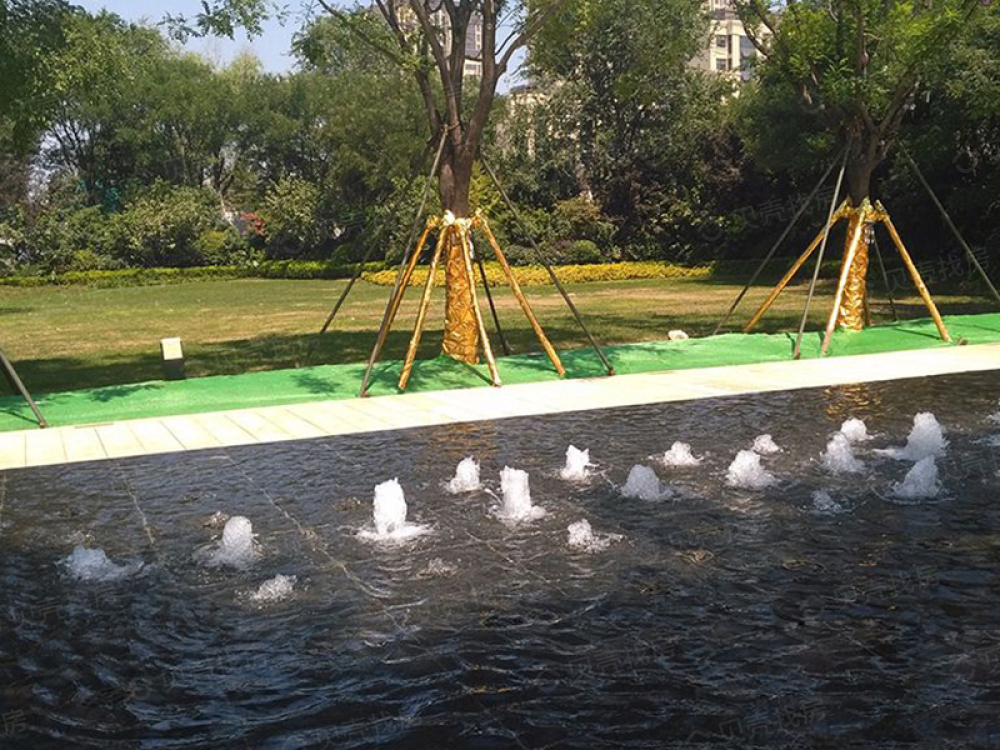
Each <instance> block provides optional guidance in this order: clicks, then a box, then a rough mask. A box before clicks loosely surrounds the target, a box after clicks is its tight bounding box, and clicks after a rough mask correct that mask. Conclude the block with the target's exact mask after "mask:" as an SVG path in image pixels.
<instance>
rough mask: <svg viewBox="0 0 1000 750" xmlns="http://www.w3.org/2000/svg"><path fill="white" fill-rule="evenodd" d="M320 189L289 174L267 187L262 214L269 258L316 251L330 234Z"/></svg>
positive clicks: (305, 254)
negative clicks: (322, 208) (321, 216)
mask: <svg viewBox="0 0 1000 750" xmlns="http://www.w3.org/2000/svg"><path fill="white" fill-rule="evenodd" d="M321 197H322V196H321V193H320V189H319V187H318V186H316V185H314V184H313V183H311V182H307V181H306V180H300V179H298V178H295V177H286V178H284V179H282V180H280V181H279V182H277V183H276V184H275V185H274V186H273V187H272V188H271V189H270V191H268V194H267V197H266V198H265V199H264V207H263V208H262V209H261V211H260V217H261V219H263V221H264V233H265V236H266V238H267V241H266V245H265V247H266V250H267V257H268V258H269V259H282V258H295V257H302V256H308V255H313V254H315V253H316V251H317V250H318V249H319V247H320V246H321V245H322V244H323V242H324V241H325V240H326V238H327V236H328V235H329V231H328V229H329V227H328V226H327V223H326V222H325V221H323V220H322V219H321V218H320V213H321V211H320V202H321Z"/></svg>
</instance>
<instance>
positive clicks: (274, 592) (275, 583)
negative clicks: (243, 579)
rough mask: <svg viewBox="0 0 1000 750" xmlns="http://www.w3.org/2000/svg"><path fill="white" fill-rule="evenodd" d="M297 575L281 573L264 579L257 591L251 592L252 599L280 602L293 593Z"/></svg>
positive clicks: (263, 601)
mask: <svg viewBox="0 0 1000 750" xmlns="http://www.w3.org/2000/svg"><path fill="white" fill-rule="evenodd" d="M295 581H296V577H295V576H286V575H281V574H280V573H279V574H278V575H276V576H275V577H274V578H271V579H269V580H267V581H264V583H262V584H261V585H260V586H259V587H258V588H257V590H256V591H254V592H253V593H252V594H250V600H251V601H254V602H262V603H268V602H280V601H281V600H282V599H287V598H288V597H290V596H291V595H292V591H293V589H294V588H295Z"/></svg>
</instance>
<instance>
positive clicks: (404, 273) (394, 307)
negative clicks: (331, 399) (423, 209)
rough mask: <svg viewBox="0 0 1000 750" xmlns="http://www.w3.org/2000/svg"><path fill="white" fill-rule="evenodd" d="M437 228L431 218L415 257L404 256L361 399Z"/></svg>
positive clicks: (379, 330)
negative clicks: (428, 239) (430, 237)
mask: <svg viewBox="0 0 1000 750" xmlns="http://www.w3.org/2000/svg"><path fill="white" fill-rule="evenodd" d="M437 226H438V218H437V217H431V218H430V219H428V220H427V224H426V226H425V227H424V232H423V234H422V235H420V241H419V242H417V246H416V248H415V249H414V251H413V255H412V256H410V258H409V259H407V258H406V257H405V256H404V258H403V263H402V264H400V268H399V273H398V274H397V276H396V284H395V286H394V287H393V290H392V295H391V296H390V297H389V302H388V303H387V304H386V307H385V313H384V314H383V315H382V325H381V326H379V329H378V337H377V338H376V339H375V346H374V347H373V348H372V353H371V356H370V357H369V358H368V366H367V367H366V368H365V376H364V378H363V379H362V381H361V393H360V394H359V395H360V396H361V398H364V397H365V396H367V395H368V385H369V383H370V382H371V376H372V370H373V369H374V367H375V363H376V362H377V361H378V358H379V356H380V355H381V354H382V347H384V346H385V341H386V339H387V338H388V337H389V331H390V330H391V329H392V324H393V321H395V319H396V315H397V313H398V312H399V306H400V305H401V304H402V302H403V297H404V296H405V294H406V288H407V287H408V286H409V285H410V279H411V278H412V277H413V269H414V268H415V267H416V265H417V261H419V260H420V253H422V252H423V250H424V245H425V244H426V243H427V237H428V235H429V234H430V233H431V230H433V229H434V228H435V227H437ZM442 234H443V230H442ZM404 264H405V265H404Z"/></svg>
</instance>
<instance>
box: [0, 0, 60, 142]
mask: <svg viewBox="0 0 1000 750" xmlns="http://www.w3.org/2000/svg"><path fill="white" fill-rule="evenodd" d="M71 14H72V7H71V6H70V5H69V4H68V3H66V2H63V0H7V1H5V2H3V3H0V65H2V70H3V74H2V75H0V146H6V147H9V148H12V149H14V150H15V151H17V152H23V151H26V150H30V148H31V146H32V145H33V141H34V139H36V138H37V137H38V134H39V133H40V132H41V130H42V129H43V128H44V126H45V123H46V121H47V117H48V115H49V112H50V109H51V107H52V104H53V102H52V101H51V98H50V96H49V90H50V88H51V86H52V83H53V81H54V79H55V76H57V75H58V74H59V69H58V67H56V66H54V65H52V58H53V56H55V55H56V54H57V53H58V52H59V50H61V49H62V48H63V47H64V45H65V44H66V26H67V24H68V23H69V21H70V18H71Z"/></svg>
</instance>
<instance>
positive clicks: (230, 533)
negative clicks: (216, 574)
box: [195, 516, 260, 569]
mask: <svg viewBox="0 0 1000 750" xmlns="http://www.w3.org/2000/svg"><path fill="white" fill-rule="evenodd" d="M259 556H260V546H259V545H258V544H257V535H256V534H254V533H253V524H251V523H250V520H249V519H248V518H245V517H244V516H233V517H232V518H230V519H229V520H228V521H226V526H225V528H223V529H222V539H220V540H219V541H218V542H215V543H214V544H210V545H209V546H208V547H203V548H202V549H200V550H198V551H197V552H196V553H195V558H196V559H198V560H199V561H200V562H202V563H204V564H205V565H208V566H210V567H213V568H214V567H221V566H228V567H231V568H240V569H245V568H249V567H250V566H251V565H252V564H253V562H254V560H256V559H257V558H258V557H259Z"/></svg>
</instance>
